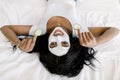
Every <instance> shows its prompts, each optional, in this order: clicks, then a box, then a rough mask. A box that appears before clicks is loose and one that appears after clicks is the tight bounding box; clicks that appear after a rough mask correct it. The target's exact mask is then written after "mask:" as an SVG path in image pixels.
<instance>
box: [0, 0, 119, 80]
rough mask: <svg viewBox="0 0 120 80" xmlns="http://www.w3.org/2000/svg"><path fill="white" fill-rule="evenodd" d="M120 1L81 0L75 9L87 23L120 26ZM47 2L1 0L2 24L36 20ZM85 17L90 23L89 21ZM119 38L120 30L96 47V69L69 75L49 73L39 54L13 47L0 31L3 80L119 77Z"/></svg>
mask: <svg viewBox="0 0 120 80" xmlns="http://www.w3.org/2000/svg"><path fill="white" fill-rule="evenodd" d="M103 1H105V4H103V3H104V2H103ZM113 1H114V2H113ZM87 2H88V3H87ZM118 2H119V1H118V0H101V2H99V1H97V0H96V1H95V0H91V1H88V0H78V2H77V7H76V9H77V11H78V15H79V18H84V19H85V20H83V21H81V22H82V23H85V24H86V26H115V27H117V28H119V29H120V27H119V25H120V18H119V17H120V15H119V14H118V13H119V3H118ZM89 3H91V4H89ZM93 3H97V4H98V3H102V6H103V5H104V6H106V5H107V7H106V10H107V9H108V7H109V8H111V9H110V10H111V11H108V10H107V11H106V10H105V7H102V8H101V7H100V5H97V4H95V5H93ZM106 3H109V4H106ZM46 4H47V3H46V1H45V0H0V26H1V27H2V26H3V25H6V24H36V23H38V22H39V21H40V17H41V16H42V15H43V12H44V9H45V7H46V6H47V5H46ZM85 5H86V6H85ZM91 5H93V6H92V8H90V6H91ZM110 5H113V6H114V7H111V6H110ZM116 5H117V6H116ZM94 6H96V7H95V8H94ZM103 8H104V9H103ZM113 11H114V13H113ZM86 20H87V21H88V22H89V23H86ZM119 41H120V34H119V35H118V36H116V37H115V38H114V39H113V40H111V41H110V42H108V43H106V44H103V45H100V46H98V47H96V49H97V50H98V53H97V54H96V58H97V59H98V60H99V61H100V63H98V62H95V64H96V68H95V70H92V69H91V68H89V67H87V66H84V69H83V70H82V72H81V73H80V74H79V75H78V76H76V77H73V78H67V77H61V76H58V75H53V74H51V73H49V72H48V71H47V70H46V69H45V68H44V67H43V65H42V64H41V63H40V62H39V59H38V56H37V54H28V53H25V52H22V51H20V50H19V49H17V50H16V51H13V48H12V46H11V43H10V42H9V41H8V39H6V38H5V36H4V35H3V34H2V33H1V32H0V80H48V79H49V80H120V76H119V74H120V50H119V48H120V43H119Z"/></svg>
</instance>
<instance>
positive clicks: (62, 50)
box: [48, 26, 70, 56]
mask: <svg viewBox="0 0 120 80" xmlns="http://www.w3.org/2000/svg"><path fill="white" fill-rule="evenodd" d="M61 33H62V35H60V34H61ZM55 34H56V35H55ZM64 42H65V43H67V45H68V46H67V47H65V46H63V45H62V43H64ZM51 43H55V44H57V46H53V47H50V45H51ZM48 47H49V50H50V52H51V53H52V54H54V55H57V56H62V55H65V54H66V53H67V52H68V50H69V48H70V40H69V35H68V34H67V33H66V32H65V31H64V30H63V29H62V28H61V27H59V26H58V27H56V28H55V29H54V30H53V31H52V33H51V34H50V36H49V44H48Z"/></svg>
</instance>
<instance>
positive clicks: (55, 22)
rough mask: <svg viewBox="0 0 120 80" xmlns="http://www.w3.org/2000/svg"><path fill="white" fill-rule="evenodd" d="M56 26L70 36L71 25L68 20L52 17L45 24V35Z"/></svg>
mask: <svg viewBox="0 0 120 80" xmlns="http://www.w3.org/2000/svg"><path fill="white" fill-rule="evenodd" d="M57 26H60V27H62V28H63V29H64V30H65V31H66V32H67V33H68V34H69V35H70V34H72V25H71V23H70V21H69V20H68V19H66V18H65V17H62V16H53V17H51V18H50V19H49V20H48V22H47V34H50V33H51V32H52V31H53V29H54V28H55V27H57Z"/></svg>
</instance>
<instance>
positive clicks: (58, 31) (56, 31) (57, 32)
mask: <svg viewBox="0 0 120 80" xmlns="http://www.w3.org/2000/svg"><path fill="white" fill-rule="evenodd" d="M54 35H55V36H58V35H60V36H62V35H63V32H62V31H61V30H60V29H57V30H55V32H54Z"/></svg>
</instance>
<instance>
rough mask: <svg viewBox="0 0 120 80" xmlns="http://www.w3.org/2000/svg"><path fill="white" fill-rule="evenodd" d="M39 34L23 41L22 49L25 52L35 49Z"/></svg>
mask: <svg viewBox="0 0 120 80" xmlns="http://www.w3.org/2000/svg"><path fill="white" fill-rule="evenodd" d="M36 39H37V36H34V37H27V38H25V39H23V40H22V41H21V44H20V47H19V48H20V49H21V50H22V51H25V52H30V51H32V50H33V48H34V45H35V42H36Z"/></svg>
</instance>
